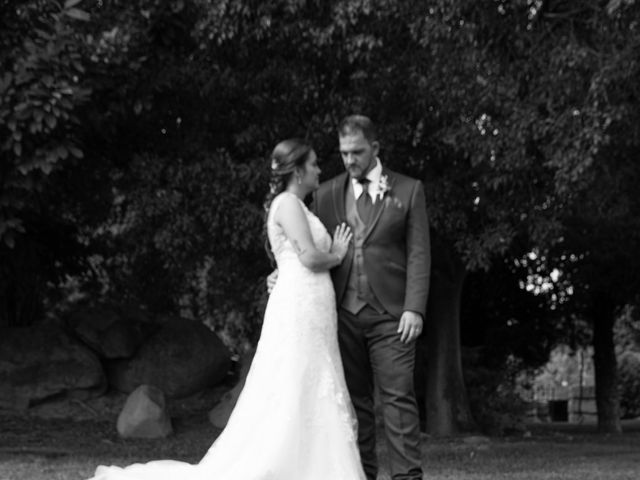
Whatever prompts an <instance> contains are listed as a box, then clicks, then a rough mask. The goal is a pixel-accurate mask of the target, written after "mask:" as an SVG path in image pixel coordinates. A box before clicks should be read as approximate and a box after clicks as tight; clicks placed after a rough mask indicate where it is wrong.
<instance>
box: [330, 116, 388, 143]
mask: <svg viewBox="0 0 640 480" xmlns="http://www.w3.org/2000/svg"><path fill="white" fill-rule="evenodd" d="M358 132H362V135H364V138H366V139H367V141H368V142H369V143H371V142H375V141H377V140H378V133H377V132H376V126H375V125H374V124H373V122H372V121H371V119H370V118H369V117H366V116H364V115H349V116H347V117H344V118H343V119H342V121H341V122H340V124H339V125H338V135H339V136H341V137H344V136H345V135H351V134H353V133H358Z"/></svg>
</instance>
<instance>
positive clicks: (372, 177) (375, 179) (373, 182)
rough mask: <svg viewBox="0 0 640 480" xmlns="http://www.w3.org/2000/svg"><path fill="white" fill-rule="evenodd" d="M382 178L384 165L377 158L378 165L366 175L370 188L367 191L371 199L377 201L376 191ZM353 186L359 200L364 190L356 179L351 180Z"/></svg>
mask: <svg viewBox="0 0 640 480" xmlns="http://www.w3.org/2000/svg"><path fill="white" fill-rule="evenodd" d="M381 176H382V163H380V159H379V158H378V157H376V165H375V167H373V168H372V169H371V170H369V172H368V173H367V175H366V178H368V179H369V182H370V183H369V186H368V189H367V193H368V194H369V195H370V196H371V198H372V199H373V200H374V201H375V191H376V187H377V185H378V184H379V183H380V177H381ZM351 184H352V185H353V193H354V195H355V197H356V199H357V198H359V197H360V195H362V192H363V191H364V188H363V186H362V184H361V183H360V182H358V180H356V179H355V178H352V179H351Z"/></svg>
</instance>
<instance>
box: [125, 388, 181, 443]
mask: <svg viewBox="0 0 640 480" xmlns="http://www.w3.org/2000/svg"><path fill="white" fill-rule="evenodd" d="M117 429H118V433H119V434H120V436H121V437H124V438H129V437H132V438H158V437H166V436H167V435H170V434H171V432H172V431H173V429H172V427H171V419H170V418H169V414H168V413H167V406H166V401H165V398H164V393H163V392H162V390H160V389H158V388H156V387H154V386H152V385H140V386H139V387H138V388H136V389H135V390H134V391H133V392H132V393H131V394H130V395H129V397H127V401H126V402H125V404H124V407H122V411H121V412H120V415H118V423H117Z"/></svg>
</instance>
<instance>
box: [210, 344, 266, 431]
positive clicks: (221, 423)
mask: <svg viewBox="0 0 640 480" xmlns="http://www.w3.org/2000/svg"><path fill="white" fill-rule="evenodd" d="M255 353H256V352H255V349H251V350H249V351H247V352H246V353H245V355H243V357H242V364H241V368H240V376H239V379H238V383H236V385H235V386H234V387H233V388H232V389H231V390H229V391H228V392H227V393H225V394H224V395H223V396H222V398H221V399H220V401H219V402H218V403H217V404H216V406H215V407H213V408H212V409H211V410H210V411H209V415H208V417H209V422H211V424H212V425H213V426H214V427H216V428H219V429H221V430H222V429H223V428H224V427H226V426H227V422H228V421H229V417H230V416H231V412H233V409H234V408H235V406H236V403H237V402H238V398H239V397H240V394H241V393H242V389H243V388H244V383H245V381H246V379H247V375H248V373H249V369H250V368H251V362H253V357H254V355H255Z"/></svg>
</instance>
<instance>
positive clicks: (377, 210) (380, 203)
mask: <svg viewBox="0 0 640 480" xmlns="http://www.w3.org/2000/svg"><path fill="white" fill-rule="evenodd" d="M385 175H386V176H387V178H388V182H389V191H388V192H386V193H385V194H384V196H383V197H382V198H377V199H376V203H374V204H373V206H374V212H373V219H372V220H371V222H370V223H369V224H368V225H367V229H366V231H365V232H364V239H365V240H366V239H367V238H368V237H369V235H371V232H373V229H374V228H375V226H376V225H377V224H378V221H379V220H380V217H381V216H382V212H383V211H384V209H385V203H386V202H385V199H386V198H387V196H388V195H391V192H393V185H394V183H395V180H396V179H395V177H394V176H393V175H392V174H391V172H390V171H389V170H387V169H386V168H384V167H383V168H382V173H381V174H380V176H381V177H383V176H385Z"/></svg>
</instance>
